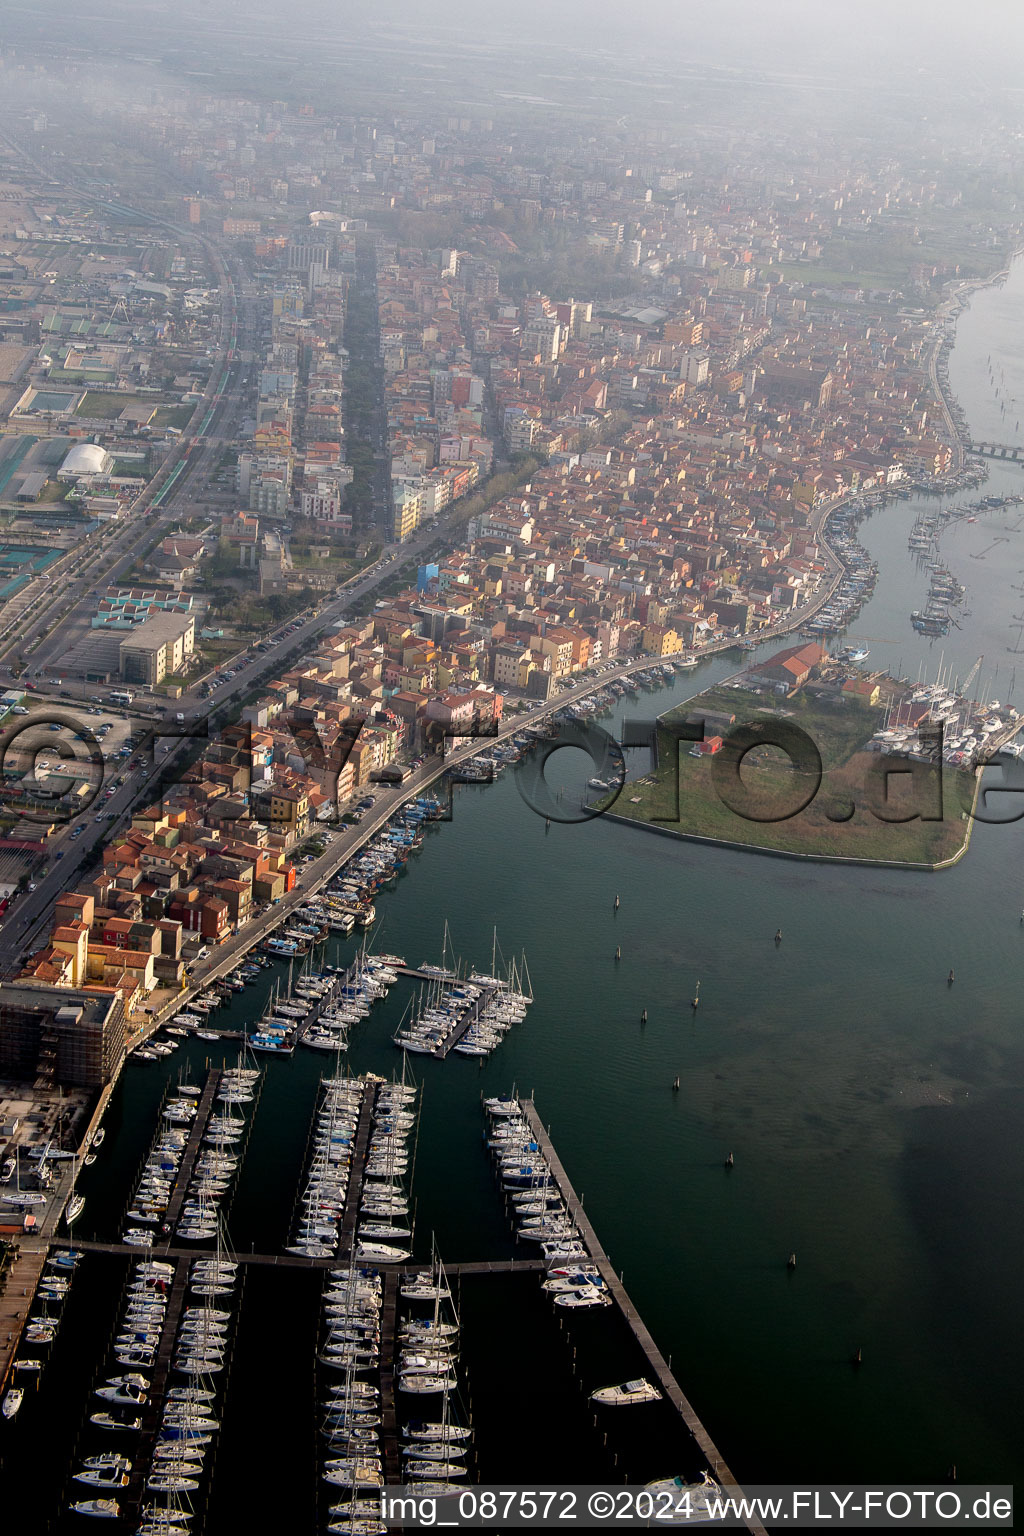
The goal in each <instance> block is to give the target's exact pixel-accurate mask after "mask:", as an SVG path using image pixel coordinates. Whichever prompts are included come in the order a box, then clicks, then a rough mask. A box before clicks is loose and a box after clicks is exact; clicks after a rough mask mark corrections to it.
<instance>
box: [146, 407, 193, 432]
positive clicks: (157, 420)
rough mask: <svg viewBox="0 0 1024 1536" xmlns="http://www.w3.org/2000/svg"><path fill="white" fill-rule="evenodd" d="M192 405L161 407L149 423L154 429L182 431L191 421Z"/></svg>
mask: <svg viewBox="0 0 1024 1536" xmlns="http://www.w3.org/2000/svg"><path fill="white" fill-rule="evenodd" d="M194 410H195V406H194V405H161V406H158V408H157V413H156V415H155V416H154V417H153V421H152V423H151V425H152V426H154V427H177V428H178V430H179V431H183V430H184V428H185V427H187V426H188V424H189V422H190V421H191V420H192V412H193V411H194Z"/></svg>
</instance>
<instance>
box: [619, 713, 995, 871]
mask: <svg viewBox="0 0 1024 1536" xmlns="http://www.w3.org/2000/svg"><path fill="white" fill-rule="evenodd" d="M702 710H707V711H709V712H714V713H716V714H717V713H728V714H733V715H735V717H736V724H735V725H734V726H732V727H730V729H731V730H735V729H736V728H737V726H741V725H742V726H751V727H761V728H763V729H769V728H771V727H777V726H780V725H782V726H785V725H791V726H797V727H799V729H800V730H802V731H803V732H805V733H806V735H807V736H808V737H810V739H811V741H812V742H813V743H814V745H815V746H816V747H817V749H818V753H819V754H820V758H821V763H822V772H821V777H820V782H819V779H818V775H817V772H816V771H815V769H814V768H813V767H809V768H808V769H807V770H806V771H803V772H801V771H799V770H797V769H795V768H794V767H793V765H792V763H791V762H790V760H789V759H788V758H787V757H785V756H784V754H782V753H781V752H780V751H778V749H776V748H774V747H768V746H755V747H754V748H753V750H752V751H750V752H749V753H748V754H747V755H746V756H745V757H744V759H743V762H742V765H741V767H740V772H739V780H738V782H737V780H736V778H735V776H734V775H731V774H730V775H727V774H726V773H725V771H724V770H725V767H726V759H725V758H724V757H722V758H719V759H717V760H716V759H715V758H714V757H710V756H709V757H699V758H695V757H693V756H692V755H691V750H690V747H689V744H688V743H687V742H677V741H676V740H675V739H674V738H673V737H672V736H671V734H670V730H669V727H670V726H671V723H672V721H673V720H679V721H681V720H683V719H684V718H685V717H686V716H687V715H691V714H692V715H696V716H698V717H699V715H700V713H701V711H702ZM877 720H878V712H877V710H872V709H870V708H869V707H868V706H866V705H864V704H860V703H855V702H851V703H849V704H847V705H845V706H842V707H830V706H828V705H822V704H818V703H816V702H815V701H813V700H809V699H805V698H804V697H803V696H801V695H798V696H797V698H795V699H783V700H779V701H774V700H771V699H770V698H769V697H767V696H765V695H763V694H757V693H754V692H752V691H749V690H746V689H744V690H733V689H719V690H716V689H711V690H709V691H708V692H707V693H706V694H701V695H699V696H698V697H696V698H695V699H692V700H690V701H689V702H688V703H687V704H684V705H682V706H680V708H679V709H677V710H674V711H672V712H671V713H670V714H668V715H666V716H664V717H663V719H662V721H661V723H660V730H659V763H658V769H657V772H656V773H655V774H654V775H650V776H648V778H647V779H645V780H643V781H642V782H641V783H639V784H628V785H626V787H625V788H624V789H623V791H622V793H621V794H620V795H619V797H618V799H617V800H616V801H615V802H614V804H613V805H611V806H609V807H608V808H609V809H610V810H612V811H613V812H614V814H615V815H617V816H624V817H628V818H630V819H632V820H637V821H641V822H648V823H651V824H657V825H658V826H661V827H664V828H665V829H666V830H671V831H675V832H677V833H680V834H682V835H690V836H697V837H707V838H715V839H718V840H720V841H723V842H728V843H737V844H746V845H747V846H753V847H756V848H762V849H765V850H778V851H784V852H788V853H803V854H814V855H817V856H819V857H828V858H848V859H849V858H853V859H868V860H872V861H876V860H877V861H881V862H892V861H896V862H901V863H915V864H938V863H941V862H944V861H945V860H947V859H949V858H952V857H953V855H954V854H956V853H957V852H958V850H959V849H960V848H961V846H962V845H963V843H964V840H965V837H966V834H967V831H968V828H969V822H968V821H967V820H966V819H965V815H964V812H965V811H966V809H968V808H969V807H970V805H971V803H972V798H973V793H974V778H973V776H972V775H970V774H964V773H958V772H956V771H955V770H953V769H950V768H946V769H944V771H943V775H942V782H941V804H942V815H941V819H939V820H934V821H932V820H924V819H923V818H921V817H918V818H916V819H914V820H908V821H899V822H898V821H889V820H883V819H882V818H881V817H880V816H879V815H877V814H876V811H875V809H873V807H877V808H885V809H887V810H888V812H889V814H894V813H898V814H904V813H909V812H911V811H912V810H913V809H915V808H916V807H922V806H923V807H926V808H928V807H930V806H931V805H932V804H934V803H935V799H936V796H937V795H938V794H939V793H940V790H939V787H938V785H937V783H936V778H937V773H938V770H937V769H928V768H926V767H925V765H920V766H919V768H918V770H917V771H918V772H919V774H920V775H921V780H920V782H919V783H918V784H917V785H916V797H915V786H914V785H913V784H912V781H911V777H910V775H909V774H904V773H900V774H896V775H890V777H889V779H888V785H887V789H888V798H889V805H888V807H884V806H883V800H882V794H883V791H882V786H881V784H880V783H879V782H878V781H877V780H876V778H875V776H876V775H877V772H878V767H879V763H880V759H879V757H878V755H877V754H875V753H869V752H865V751H862V750H861V748H862V747H863V745H864V743H865V742H866V741H867V739H868V737H869V736H870V735H871V734H872V732H873V730H874V729H875V726H876V724H877ZM706 734H709V735H710V734H713V732H712V731H710V730H709V731H708V732H707V733H706ZM676 755H678V799H677V789H676V766H675V758H676ZM885 761H888V762H889V764H890V765H891V763H892V760H891V759H890V760H885ZM809 796H810V797H811V798H810V799H809V803H807V804H806V806H804V808H802V809H799V810H796V807H798V806H800V805H801V803H802V802H803V801H805V800H807V799H808V797H809ZM634 802H635V803H634ZM851 807H852V814H851ZM794 810H796V813H795V814H792V812H793V811H794Z"/></svg>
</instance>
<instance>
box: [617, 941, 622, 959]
mask: <svg viewBox="0 0 1024 1536" xmlns="http://www.w3.org/2000/svg"><path fill="white" fill-rule="evenodd" d="M615 958H616V960H621V959H622V945H621V944H617V945H616V946H615Z"/></svg>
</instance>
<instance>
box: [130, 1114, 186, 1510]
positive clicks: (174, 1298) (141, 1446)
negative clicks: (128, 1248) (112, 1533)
mask: <svg viewBox="0 0 1024 1536" xmlns="http://www.w3.org/2000/svg"><path fill="white" fill-rule="evenodd" d="M197 1118H198V1117H197ZM133 1255H134V1257H135V1260H136V1262H137V1263H144V1262H145V1261H146V1259H147V1258H148V1257H149V1255H148V1253H146V1252H144V1251H140V1250H139V1249H138V1248H136V1249H134V1250H133ZM193 1257H194V1255H193ZM188 1266H189V1261H188V1259H179V1260H178V1263H177V1265H176V1267H175V1271H174V1278H173V1280H172V1281H171V1295H170V1299H169V1301H168V1303H167V1311H166V1313H165V1315H164V1325H163V1328H162V1330H161V1333H160V1343H159V1345H158V1346H157V1352H156V1359H155V1361H154V1362H153V1367H152V1369H151V1370H147V1371H146V1373H145V1374H146V1375H147V1376H148V1377H149V1391H148V1393H147V1395H146V1401H145V1403H144V1404H143V1405H142V1413H141V1415H140V1417H141V1419H142V1427H141V1429H140V1431H139V1438H138V1440H137V1441H136V1442H135V1444H134V1445H133V1447H132V1470H131V1480H130V1482H129V1484H128V1487H127V1488H126V1489H125V1490H124V1492H123V1494H121V1496H120V1497H121V1501H122V1506H123V1507H122V1511H121V1513H122V1517H127V1525H126V1528H131V1527H133V1526H134V1524H135V1523H136V1521H137V1519H138V1515H139V1509H140V1506H141V1504H142V1501H143V1499H144V1498H145V1493H146V1479H147V1478H148V1477H149V1473H150V1468H151V1467H152V1465H153V1451H154V1449H155V1447H156V1443H157V1437H158V1435H159V1433H160V1425H161V1423H162V1422H163V1413H164V1399H165V1397H166V1395H167V1379H168V1377H169V1376H170V1373H171V1360H172V1357H173V1355H174V1341H175V1339H176V1338H177V1335H178V1326H179V1324H180V1322H181V1314H182V1312H183V1310H184V1306H185V1292H186V1288H187V1285H188ZM131 1369H132V1367H130V1366H125V1370H131ZM136 1369H137V1368H136Z"/></svg>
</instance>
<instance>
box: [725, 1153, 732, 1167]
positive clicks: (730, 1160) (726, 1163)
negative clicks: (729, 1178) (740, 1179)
mask: <svg viewBox="0 0 1024 1536" xmlns="http://www.w3.org/2000/svg"><path fill="white" fill-rule="evenodd" d="M725 1166H726V1167H727V1168H732V1167H733V1155H732V1153H731V1152H730V1153H729V1156H728V1157H727V1158H726V1160H725Z"/></svg>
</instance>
